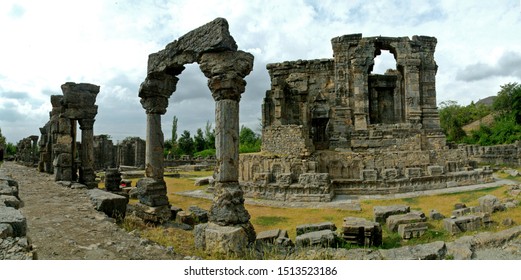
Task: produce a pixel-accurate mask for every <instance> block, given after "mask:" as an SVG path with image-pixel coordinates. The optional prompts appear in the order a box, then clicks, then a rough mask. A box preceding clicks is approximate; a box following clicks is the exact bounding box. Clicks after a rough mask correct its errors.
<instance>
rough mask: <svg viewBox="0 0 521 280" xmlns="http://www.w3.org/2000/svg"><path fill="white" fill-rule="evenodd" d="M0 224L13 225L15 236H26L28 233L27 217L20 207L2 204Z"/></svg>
mask: <svg viewBox="0 0 521 280" xmlns="http://www.w3.org/2000/svg"><path fill="white" fill-rule="evenodd" d="M0 224H7V225H10V226H11V227H12V229H13V237H24V236H25V235H26V233H27V219H26V218H25V217H24V216H23V215H22V212H20V210H18V209H14V208H12V207H6V206H1V205H0Z"/></svg>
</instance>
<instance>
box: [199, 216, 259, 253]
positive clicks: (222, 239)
mask: <svg viewBox="0 0 521 280" xmlns="http://www.w3.org/2000/svg"><path fill="white" fill-rule="evenodd" d="M194 238H195V247H196V248H197V249H201V250H204V251H205V252H206V253H208V254H213V255H224V256H231V257H243V256H245V255H246V254H247V252H248V245H249V244H251V243H253V242H254V241H255V238H256V234H255V230H254V228H253V226H252V224H251V223H250V222H248V223H244V224H238V225H231V226H221V225H218V224H215V223H212V222H210V223H207V224H199V225H197V226H195V228H194Z"/></svg>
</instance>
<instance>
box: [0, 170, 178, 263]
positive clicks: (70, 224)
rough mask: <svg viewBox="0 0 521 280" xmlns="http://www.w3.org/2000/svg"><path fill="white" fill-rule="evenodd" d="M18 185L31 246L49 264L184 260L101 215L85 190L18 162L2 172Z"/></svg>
mask: <svg viewBox="0 0 521 280" xmlns="http://www.w3.org/2000/svg"><path fill="white" fill-rule="evenodd" d="M0 169H2V171H3V173H4V174H5V175H8V176H10V177H12V178H13V179H14V180H17V181H18V184H19V192H20V199H21V200H22V201H23V203H24V206H23V207H22V208H20V210H21V212H22V213H23V215H24V216H25V217H26V218H27V227H28V233H27V236H28V237H29V239H30V241H31V243H32V244H33V248H34V250H35V251H36V255H37V258H38V259H43V260H118V259H121V260H162V259H182V258H183V257H182V256H180V255H178V254H176V253H175V252H174V250H173V248H165V247H162V246H159V245H157V244H153V243H152V242H150V241H149V240H146V239H141V238H140V237H139V236H135V235H136V234H134V233H132V232H130V233H129V232H127V231H125V230H124V229H122V228H120V227H119V226H118V225H117V224H115V222H114V220H113V219H110V218H108V217H107V216H105V214H103V213H100V212H98V211H96V210H95V209H94V207H93V205H92V204H91V202H90V199H89V198H88V196H87V194H86V190H84V189H69V188H66V187H63V186H61V185H59V184H57V183H56V182H54V180H53V178H52V175H50V174H46V173H40V172H37V171H36V170H35V169H34V168H28V167H25V166H21V165H18V164H16V163H13V162H4V163H3V164H2V166H1V167H0Z"/></svg>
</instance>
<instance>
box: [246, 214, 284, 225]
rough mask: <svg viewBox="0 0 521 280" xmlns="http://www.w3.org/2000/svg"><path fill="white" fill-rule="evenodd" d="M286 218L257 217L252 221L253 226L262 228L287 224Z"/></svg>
mask: <svg viewBox="0 0 521 280" xmlns="http://www.w3.org/2000/svg"><path fill="white" fill-rule="evenodd" d="M287 221H288V218H286V217H280V216H259V217H257V218H255V219H254V220H253V222H254V223H255V224H259V225H262V226H275V225H278V224H280V223H284V222H287Z"/></svg>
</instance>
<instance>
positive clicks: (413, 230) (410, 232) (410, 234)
mask: <svg viewBox="0 0 521 280" xmlns="http://www.w3.org/2000/svg"><path fill="white" fill-rule="evenodd" d="M428 228H429V227H428V224H427V223H426V222H419V223H410V224H400V225H398V234H399V235H400V236H401V237H402V239H411V238H415V237H420V236H422V235H423V234H424V233H425V232H427V230H428Z"/></svg>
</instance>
